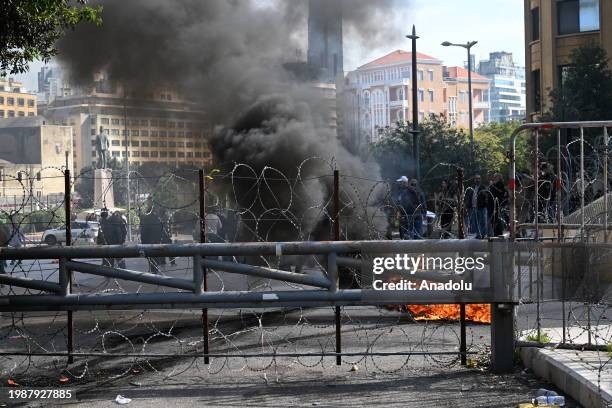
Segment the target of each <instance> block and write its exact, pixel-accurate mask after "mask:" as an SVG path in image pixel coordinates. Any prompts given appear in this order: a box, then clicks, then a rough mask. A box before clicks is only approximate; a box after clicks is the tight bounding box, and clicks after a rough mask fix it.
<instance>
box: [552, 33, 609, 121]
mask: <svg viewBox="0 0 612 408" xmlns="http://www.w3.org/2000/svg"><path fill="white" fill-rule="evenodd" d="M608 62H609V60H608V56H607V54H606V51H605V50H604V49H603V48H601V47H600V46H599V45H597V44H595V43H593V42H590V43H587V44H585V45H583V46H581V47H578V48H576V49H574V50H573V51H572V53H571V55H570V63H569V66H568V68H567V70H566V74H565V76H564V80H563V86H559V87H557V88H556V89H554V90H553V91H551V92H550V98H551V102H552V110H551V111H550V112H548V114H547V118H546V119H549V120H556V121H585V120H607V119H610V118H612V71H611V70H610V67H609V66H608Z"/></svg>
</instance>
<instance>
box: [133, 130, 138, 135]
mask: <svg viewBox="0 0 612 408" xmlns="http://www.w3.org/2000/svg"><path fill="white" fill-rule="evenodd" d="M132 136H140V132H139V131H138V130H132Z"/></svg>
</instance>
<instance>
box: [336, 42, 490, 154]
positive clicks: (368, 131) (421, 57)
mask: <svg viewBox="0 0 612 408" xmlns="http://www.w3.org/2000/svg"><path fill="white" fill-rule="evenodd" d="M416 69H417V70H418V72H417V81H418V85H417V87H418V89H417V91H418V101H419V106H418V109H419V113H418V115H419V120H420V121H423V120H426V119H427V118H429V117H431V116H433V115H441V116H445V117H446V118H447V120H448V121H449V122H450V123H451V124H452V125H454V126H460V127H466V128H467V127H469V115H468V102H469V100H468V83H467V70H465V69H463V68H461V67H445V66H444V65H443V64H442V61H440V60H438V59H436V58H434V57H431V56H429V55H426V54H421V53H418V55H417V68H416ZM411 78H412V53H410V52H407V51H403V50H397V51H394V52H392V53H390V54H387V55H385V56H383V57H381V58H378V59H376V60H374V61H371V62H369V63H367V64H365V65H363V66H361V67H359V68H357V70H355V71H352V72H349V73H348V75H347V77H346V80H345V86H344V89H345V91H344V95H345V103H344V105H345V120H344V125H345V126H346V130H345V132H348V133H350V134H352V137H353V139H354V140H358V143H357V144H358V145H361V146H362V145H364V144H366V143H369V142H375V141H377V140H378V139H379V137H380V134H381V131H382V130H383V129H384V128H386V127H388V126H394V125H395V124H396V123H397V122H403V121H407V120H409V119H410V118H411V117H412V109H413V107H412V105H411V100H412V96H411V95H412V87H413V84H412V80H411ZM489 82H490V81H489V80H488V79H487V78H485V77H483V76H481V75H478V74H477V73H475V72H474V73H473V74H472V84H473V92H472V97H473V101H474V123H475V124H476V125H477V124H479V123H484V122H486V120H487V118H488V110H489V106H490V105H489V102H488V89H489Z"/></svg>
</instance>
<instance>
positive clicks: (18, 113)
mask: <svg viewBox="0 0 612 408" xmlns="http://www.w3.org/2000/svg"><path fill="white" fill-rule="evenodd" d="M36 113H37V107H36V95H35V94H33V93H29V92H27V90H26V89H25V88H24V86H23V84H22V83H21V82H18V81H15V80H14V79H13V78H8V79H3V78H0V118H15V117H22V116H36Z"/></svg>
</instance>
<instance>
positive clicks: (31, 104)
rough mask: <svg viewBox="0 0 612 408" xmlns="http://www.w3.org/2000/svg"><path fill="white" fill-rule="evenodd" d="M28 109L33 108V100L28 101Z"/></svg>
mask: <svg viewBox="0 0 612 408" xmlns="http://www.w3.org/2000/svg"><path fill="white" fill-rule="evenodd" d="M28 107H29V108H33V107H34V99H28Z"/></svg>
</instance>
